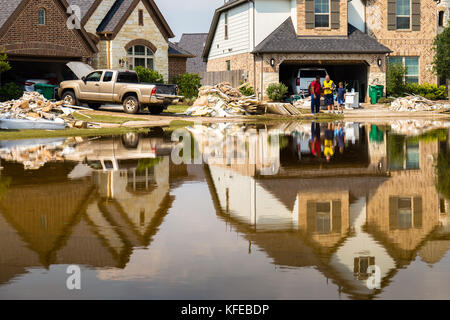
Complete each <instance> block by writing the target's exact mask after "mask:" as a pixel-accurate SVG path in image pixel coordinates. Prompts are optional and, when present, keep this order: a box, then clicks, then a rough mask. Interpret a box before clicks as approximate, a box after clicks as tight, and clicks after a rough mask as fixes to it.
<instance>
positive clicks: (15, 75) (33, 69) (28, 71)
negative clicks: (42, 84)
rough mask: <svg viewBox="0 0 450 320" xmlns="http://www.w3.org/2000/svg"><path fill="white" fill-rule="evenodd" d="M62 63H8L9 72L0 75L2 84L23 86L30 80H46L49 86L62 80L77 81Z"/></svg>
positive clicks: (13, 61)
mask: <svg viewBox="0 0 450 320" xmlns="http://www.w3.org/2000/svg"><path fill="white" fill-rule="evenodd" d="M66 63H67V61H64V62H59V61H58V62H42V61H16V60H12V61H10V64H11V70H9V71H8V72H6V73H5V74H4V75H2V78H3V79H2V81H3V82H14V83H16V84H17V85H19V86H24V85H25V82H26V81H28V80H30V79H37V80H38V79H42V80H48V82H49V83H51V84H55V85H56V84H59V83H60V82H61V81H64V80H74V79H77V77H76V76H75V74H74V73H73V72H72V71H71V70H70V68H68V67H67V66H66Z"/></svg>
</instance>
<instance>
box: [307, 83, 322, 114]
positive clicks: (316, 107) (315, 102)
mask: <svg viewBox="0 0 450 320" xmlns="http://www.w3.org/2000/svg"><path fill="white" fill-rule="evenodd" d="M309 93H310V94H311V113H312V114H315V113H319V112H320V95H321V94H322V85H321V83H320V77H319V76H317V77H316V80H315V81H313V82H312V83H311V85H310V92H309Z"/></svg>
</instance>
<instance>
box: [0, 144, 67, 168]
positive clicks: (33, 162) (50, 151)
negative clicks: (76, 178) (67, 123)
mask: <svg viewBox="0 0 450 320" xmlns="http://www.w3.org/2000/svg"><path fill="white" fill-rule="evenodd" d="M71 152H73V149H72V148H71V147H70V146H68V145H67V144H65V143H64V141H55V142H53V143H47V144H42V145H40V144H37V145H20V144H17V145H13V146H8V147H6V148H0V158H1V159H3V160H6V161H12V162H17V163H22V164H23V166H24V168H25V170H37V169H39V168H41V167H43V166H44V165H45V164H46V163H47V162H53V161H64V160H65V156H66V155H68V154H70V153H71Z"/></svg>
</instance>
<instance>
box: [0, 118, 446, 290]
mask: <svg viewBox="0 0 450 320" xmlns="http://www.w3.org/2000/svg"><path fill="white" fill-rule="evenodd" d="M449 127H450V123H448V122H432V121H392V122H389V123H376V124H372V123H357V122H351V123H350V122H336V123H329V124H327V123H320V124H319V123H313V124H311V123H274V124H268V125H245V124H228V125H227V124H216V125H210V126H207V125H205V126H201V125H196V126H193V127H191V128H187V129H183V130H176V131H174V132H173V131H172V130H170V129H169V128H153V129H152V130H151V131H150V132H149V133H148V134H134V133H130V134H127V135H124V136H116V137H90V138H79V137H73V138H69V139H65V138H64V139H50V140H48V139H47V140H27V141H0V159H1V171H0V299H449V298H450V286H449V283H450V254H449V246H450V217H449V210H450V201H449V198H450V180H449V179H450V176H449V170H450V139H449V137H450V134H449V133H450V130H449ZM177 137H184V140H183V141H184V145H181V144H179V143H178V142H177V141H173V139H175V138H177ZM180 141H181V140H180ZM182 146H184V149H183V150H182V151H181V152H180V150H181V147H182ZM69 266H75V269H73V267H72V268H69ZM76 266H78V267H79V268H80V269H79V270H80V273H78V272H77V269H76ZM73 270H75V271H73ZM68 272H69V273H68ZM72 272H74V273H72ZM72 276H74V277H75V278H73V277H72ZM69 278H70V279H69ZM68 279H69V280H70V281H68ZM74 279H75V280H74ZM78 280H79V282H78ZM78 283H79V284H80V286H81V289H80V290H77V286H76V285H75V290H69V288H70V289H73V288H74V284H78ZM71 284H72V286H71Z"/></svg>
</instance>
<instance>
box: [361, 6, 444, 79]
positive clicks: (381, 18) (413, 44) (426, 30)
mask: <svg viewBox="0 0 450 320" xmlns="http://www.w3.org/2000/svg"><path fill="white" fill-rule="evenodd" d="M420 11H421V14H420V24H421V28H420V31H409V30H388V28H387V15H388V13H387V1H386V0H368V1H367V3H366V21H367V33H368V34H369V35H370V36H372V37H374V38H376V39H377V40H378V41H379V42H380V43H382V44H384V45H385V46H387V47H388V48H390V49H391V50H392V51H393V53H392V54H391V56H418V57H419V82H420V83H437V77H436V76H435V75H434V74H433V72H432V61H433V56H434V52H433V50H432V48H433V40H434V37H435V36H436V35H437V6H436V2H435V1H431V0H422V1H421V6H420Z"/></svg>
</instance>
